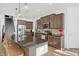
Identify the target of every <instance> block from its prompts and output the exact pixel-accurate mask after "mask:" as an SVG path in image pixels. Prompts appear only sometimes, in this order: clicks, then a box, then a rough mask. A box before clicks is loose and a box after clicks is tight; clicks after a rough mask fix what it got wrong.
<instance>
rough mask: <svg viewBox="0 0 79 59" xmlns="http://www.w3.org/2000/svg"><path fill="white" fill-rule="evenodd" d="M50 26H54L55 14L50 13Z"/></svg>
mask: <svg viewBox="0 0 79 59" xmlns="http://www.w3.org/2000/svg"><path fill="white" fill-rule="evenodd" d="M50 28H51V29H53V28H56V14H52V15H50Z"/></svg>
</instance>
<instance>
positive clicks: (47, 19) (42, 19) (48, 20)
mask: <svg viewBox="0 0 79 59" xmlns="http://www.w3.org/2000/svg"><path fill="white" fill-rule="evenodd" d="M49 22H50V16H49V15H48V16H44V17H42V18H41V23H42V28H43V25H44V24H48V26H49ZM48 28H49V27H48Z"/></svg>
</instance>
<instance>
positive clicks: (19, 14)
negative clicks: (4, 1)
mask: <svg viewBox="0 0 79 59" xmlns="http://www.w3.org/2000/svg"><path fill="white" fill-rule="evenodd" d="M20 7H21V4H20V3H19V8H18V16H21V8H20Z"/></svg>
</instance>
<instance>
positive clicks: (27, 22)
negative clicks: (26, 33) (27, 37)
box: [26, 21, 33, 29]
mask: <svg viewBox="0 0 79 59" xmlns="http://www.w3.org/2000/svg"><path fill="white" fill-rule="evenodd" d="M32 28H33V22H29V21H26V29H32Z"/></svg>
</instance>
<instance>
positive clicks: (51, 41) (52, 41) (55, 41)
mask: <svg viewBox="0 0 79 59" xmlns="http://www.w3.org/2000/svg"><path fill="white" fill-rule="evenodd" d="M48 45H49V46H53V47H55V48H57V49H61V37H60V36H59V37H57V36H48Z"/></svg>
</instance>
